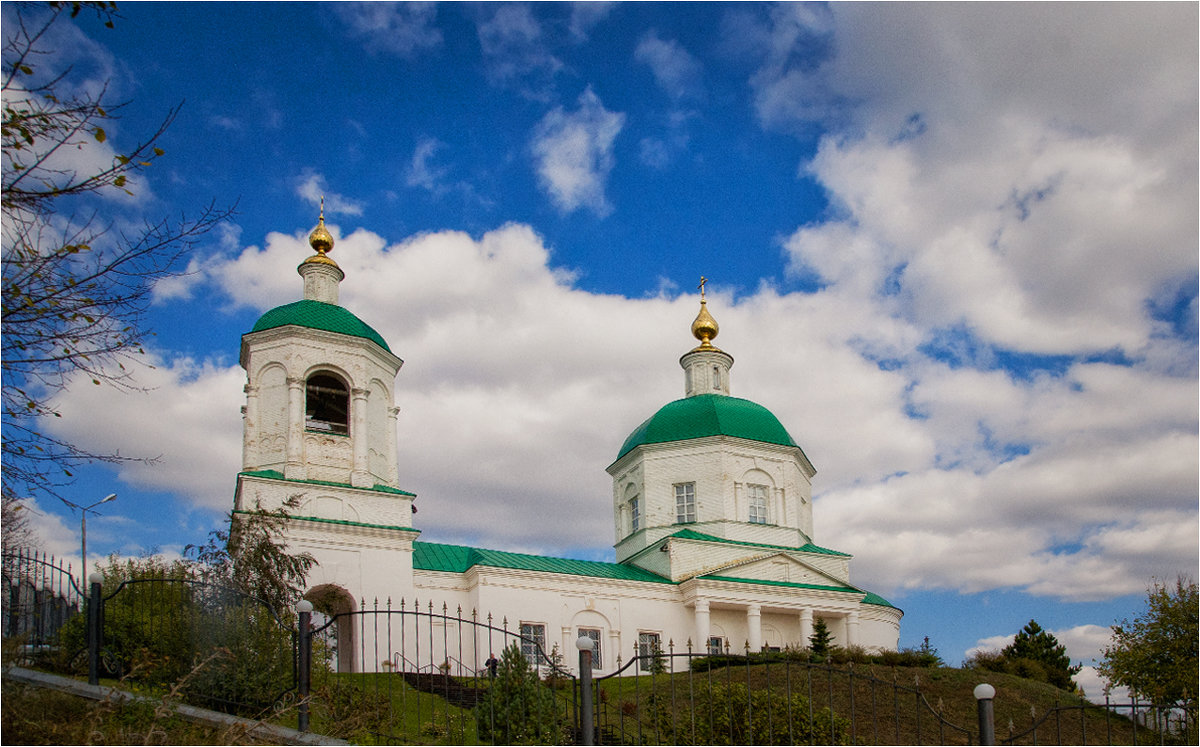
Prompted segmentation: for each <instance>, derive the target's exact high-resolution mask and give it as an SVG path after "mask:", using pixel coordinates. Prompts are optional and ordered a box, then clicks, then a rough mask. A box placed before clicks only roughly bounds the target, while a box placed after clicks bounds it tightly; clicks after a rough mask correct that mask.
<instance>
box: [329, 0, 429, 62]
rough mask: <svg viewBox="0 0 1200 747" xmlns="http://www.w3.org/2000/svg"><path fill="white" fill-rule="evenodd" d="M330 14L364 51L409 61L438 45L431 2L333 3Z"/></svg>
mask: <svg viewBox="0 0 1200 747" xmlns="http://www.w3.org/2000/svg"><path fill="white" fill-rule="evenodd" d="M333 8H334V12H335V13H337V15H338V17H339V18H341V20H342V22H343V23H345V24H346V25H347V26H348V27H349V29H350V33H351V34H352V35H353V36H354V37H356V38H361V39H365V40H366V43H367V48H368V49H370V50H372V51H376V52H386V53H389V54H394V55H397V56H399V57H403V58H406V59H411V58H413V57H415V56H416V55H417V54H418V53H419V52H423V51H425V50H430V49H435V48H437V47H439V46H441V44H442V32H441V31H440V30H439V29H437V28H436V27H435V26H434V25H433V24H434V22H435V21H436V20H437V6H436V5H435V4H434V3H419V2H406V3H372V2H367V3H337V4H336V5H334V6H333Z"/></svg>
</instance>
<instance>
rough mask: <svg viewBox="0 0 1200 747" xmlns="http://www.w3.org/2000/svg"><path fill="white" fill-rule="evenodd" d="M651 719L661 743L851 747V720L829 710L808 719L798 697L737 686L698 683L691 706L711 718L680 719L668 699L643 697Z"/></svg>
mask: <svg viewBox="0 0 1200 747" xmlns="http://www.w3.org/2000/svg"><path fill="white" fill-rule="evenodd" d="M648 701H649V708H650V714H651V718H652V719H653V723H654V726H655V727H657V728H658V730H659V735H658V736H659V739H660V741H662V742H664V743H666V744H689V743H691V740H692V730H693V729H695V743H696V744H780V743H789V742H788V740H789V739H790V740H792V741H791V742H790V743H792V744H814V743H815V744H850V722H849V721H847V720H846V719H844V718H841V717H839V716H835V715H834V714H833V713H832V712H831V711H830V710H829V709H828V708H823V709H821V710H819V711H815V712H814V713H813V714H812V715H811V716H810V715H809V702H808V700H807V699H806V698H805V697H804V696H803V695H801V694H800V693H793V694H792V695H791V697H787V696H784V695H782V694H780V693H778V692H775V693H772V692H770V691H767V690H753V691H748V690H747V688H746V686H745V685H744V684H741V683H737V682H733V683H728V684H726V683H721V682H711V683H710V682H705V681H700V682H698V683H697V684H696V690H695V695H694V699H693V701H692V702H693V708H694V709H695V712H696V713H697V714H701V713H702V714H711V718H696V719H694V720H693V719H691V718H686V717H681V715H680V714H678V713H676V712H675V710H674V709H673V708H672V699H671V698H670V697H669V696H663V695H661V694H653V695H651V696H650V697H649V698H648Z"/></svg>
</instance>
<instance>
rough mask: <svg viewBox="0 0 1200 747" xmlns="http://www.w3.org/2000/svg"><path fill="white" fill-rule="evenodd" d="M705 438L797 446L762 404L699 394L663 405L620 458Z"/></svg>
mask: <svg viewBox="0 0 1200 747" xmlns="http://www.w3.org/2000/svg"><path fill="white" fill-rule="evenodd" d="M706 436H732V437H734V438H744V439H747V440H750V441H762V442H764V443H769V444H779V445H780V446H796V442H795V441H793V440H792V437H791V436H790V435H789V434H788V432H787V429H786V428H784V427H783V424H782V423H780V422H779V418H777V417H775V416H774V415H772V414H771V411H770V410H768V409H767V408H765V407H763V406H762V405H759V404H755V403H754V402H751V401H750V400H748V399H738V398H737V397H728V396H725V395H723V394H699V395H696V396H694V397H687V398H685V399H677V400H675V401H674V402H671V403H668V404H666V405H663V407H662V409H660V410H659V411H658V412H656V413H654V415H653V416H651V418H650V419H649V420H647V421H646V422H644V423H642V424H641V425H639V426H638V427H637V428H636V429H634V431H633V433H630V434H629V438H627V439H625V443H624V445H622V446H621V453H620V454H617V459H620V458H621V457H623V456H625V455H626V454H628V453H629V452H630V451H632V450H633V449H634V448H636V447H638V446H641V445H643V444H661V443H669V442H671V441H687V440H689V439H692V438H704V437H706ZM797 448H799V447H797Z"/></svg>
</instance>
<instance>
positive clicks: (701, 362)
mask: <svg viewBox="0 0 1200 747" xmlns="http://www.w3.org/2000/svg"><path fill="white" fill-rule="evenodd" d="M707 282H708V278H706V277H701V278H700V312H699V313H698V314H696V319H695V321H693V322H692V336H693V337H695V338H696V339H697V340H699V341H700V344H699V345H697V346H696V347H695V348H693V349H692V350H691V351H689V352H687V353H685V354H684V356H683V357H682V358H680V359H679V365H681V366H682V367H683V370H684V373H685V375H686V381H685V392H686V394H687V396H688V397H692V396H695V395H697V394H726V395H727V394H729V369H730V368H732V367H733V356H732V355H730V354H729V353H726V352H725V351H724V350H721V349H720V348H718V347H717V346H716V345H713V344H712V341H713V338H715V337H716V336H717V333H718V332H720V331H721V327H720V326H719V325H718V324H717V320H716V319H714V318H713V315H712V314H710V313H709V311H708V299H707V298H705V295H704V285H705V284H706V283H707Z"/></svg>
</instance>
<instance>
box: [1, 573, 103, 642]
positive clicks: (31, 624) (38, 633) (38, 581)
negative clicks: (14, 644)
mask: <svg viewBox="0 0 1200 747" xmlns="http://www.w3.org/2000/svg"><path fill="white" fill-rule="evenodd" d="M0 575H2V576H3V588H2V590H0V597H2V599H0V604H2V608H0V626H2V628H3V631H4V637H5V638H6V639H8V640H19V641H20V642H21V646H20V648H19V649H17V650H16V652H15V655H16V656H17V657H18V659H19V661H18V663H25V664H28V663H33V661H34V660H35V659H36V658H37V657H39V656H40V655H44V654H45V653H47V651H48V650H49V648H50V647H51V646H52V645H53V644H54V643H55V642H56V641H57V638H58V632H59V630H61V629H62V628H63V626H64V625H66V624H67V622H68V621H69V620H70V619H71V618H72V617H74V616H76V615H78V614H79V613H80V612H81V611H82V609H83V605H84V594H83V592H82V591H81V590H80V588H79V584H78V583H76V581H75V577H74V576H73V575H72V573H71V566H70V565H66V566H64V565H62V564H61V563H59V562H58V561H56V560H55V559H54V558H53V557H51V556H50V555H47V554H45V553H40V552H37V551H36V550H19V551H16V552H8V553H4V557H3V564H2V573H0Z"/></svg>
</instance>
